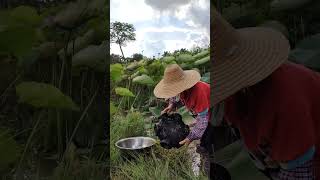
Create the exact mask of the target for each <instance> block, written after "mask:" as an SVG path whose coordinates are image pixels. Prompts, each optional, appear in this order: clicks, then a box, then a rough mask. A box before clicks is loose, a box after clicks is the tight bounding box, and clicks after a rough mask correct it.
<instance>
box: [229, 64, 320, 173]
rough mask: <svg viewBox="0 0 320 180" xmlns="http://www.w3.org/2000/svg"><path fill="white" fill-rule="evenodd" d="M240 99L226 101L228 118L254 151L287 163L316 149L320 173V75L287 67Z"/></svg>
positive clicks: (318, 171)
mask: <svg viewBox="0 0 320 180" xmlns="http://www.w3.org/2000/svg"><path fill="white" fill-rule="evenodd" d="M238 98H239V95H233V96H231V97H229V98H228V99H226V100H225V119H226V120H227V121H229V122H230V123H231V124H233V125H234V126H236V127H237V128H238V129H239V130H240V132H241V136H242V138H243V140H244V143H245V145H246V146H247V148H248V149H249V150H250V151H252V152H259V149H261V148H262V147H263V148H265V150H266V152H267V154H268V155H269V156H270V158H271V159H272V160H274V161H277V162H287V161H290V160H294V159H296V158H298V157H299V156H301V155H303V154H304V153H305V152H307V151H308V149H310V148H311V147H312V146H315V148H316V153H315V154H316V156H315V158H314V159H315V160H316V161H315V162H316V163H315V166H316V171H317V173H320V168H319V165H317V163H318V162H319V157H320V156H319V155H320V74H319V73H317V72H314V71H311V70H309V69H307V68H305V67H303V66H302V65H297V64H292V63H288V64H284V65H282V66H281V67H280V68H278V69H277V70H276V71H275V72H273V73H272V74H271V75H270V76H269V77H268V78H267V79H265V80H263V81H262V82H260V83H258V84H256V85H254V86H252V87H249V88H248V93H247V97H245V98H243V99H242V100H239V99H238ZM237 99H238V100H237ZM240 106H241V107H240ZM239 107H240V108H243V110H239ZM317 177H318V178H319V175H317Z"/></svg>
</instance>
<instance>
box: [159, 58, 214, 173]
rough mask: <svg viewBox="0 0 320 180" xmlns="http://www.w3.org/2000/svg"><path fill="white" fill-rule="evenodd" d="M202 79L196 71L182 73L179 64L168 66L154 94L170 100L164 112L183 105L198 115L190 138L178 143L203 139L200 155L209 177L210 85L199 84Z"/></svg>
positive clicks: (198, 149) (192, 124) (199, 150)
mask: <svg viewBox="0 0 320 180" xmlns="http://www.w3.org/2000/svg"><path fill="white" fill-rule="evenodd" d="M200 79H201V76H200V74H199V72H197V71H195V70H186V71H183V70H182V69H181V67H180V66H179V65H177V64H171V65H168V66H167V67H166V69H165V72H164V76H163V79H162V80H161V81H160V82H159V83H158V84H157V85H156V87H155V88H154V95H155V96H156V97H158V98H164V99H168V101H169V105H168V106H167V107H166V108H165V109H164V110H163V111H162V112H161V113H162V114H163V113H170V112H173V111H175V110H176V109H177V107H178V106H181V105H184V106H185V107H186V108H187V109H188V110H189V111H191V112H192V114H194V115H195V116H196V121H195V122H193V123H191V124H190V125H189V126H192V127H193V128H192V129H191V131H190V133H189V135H188V136H187V137H186V138H185V139H184V140H182V141H181V142H180V143H179V144H186V145H188V144H189V143H191V142H192V141H194V140H199V139H200V146H198V147H197V151H198V153H200V154H201V155H202V159H203V164H204V170H205V172H206V173H207V175H209V169H210V162H209V154H210V153H211V152H212V147H211V143H210V138H209V137H210V134H211V128H210V126H209V125H208V124H209V119H210V110H209V107H210V85H209V84H207V83H205V82H202V81H200Z"/></svg>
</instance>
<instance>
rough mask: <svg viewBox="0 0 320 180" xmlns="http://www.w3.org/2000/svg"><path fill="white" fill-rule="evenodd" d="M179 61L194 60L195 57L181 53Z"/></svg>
mask: <svg viewBox="0 0 320 180" xmlns="http://www.w3.org/2000/svg"><path fill="white" fill-rule="evenodd" d="M177 61H178V62H191V61H194V58H193V57H192V55H190V54H180V55H179V56H178V57H177Z"/></svg>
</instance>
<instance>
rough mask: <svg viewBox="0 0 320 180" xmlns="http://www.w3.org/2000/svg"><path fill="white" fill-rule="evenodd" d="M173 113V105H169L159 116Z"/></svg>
mask: <svg viewBox="0 0 320 180" xmlns="http://www.w3.org/2000/svg"><path fill="white" fill-rule="evenodd" d="M172 111H173V104H169V105H168V107H166V108H165V109H164V110H162V111H161V114H164V113H170V112H172Z"/></svg>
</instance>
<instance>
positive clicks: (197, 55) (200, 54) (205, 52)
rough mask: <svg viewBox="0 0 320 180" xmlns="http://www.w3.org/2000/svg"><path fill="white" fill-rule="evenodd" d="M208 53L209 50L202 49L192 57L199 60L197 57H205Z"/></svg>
mask: <svg viewBox="0 0 320 180" xmlns="http://www.w3.org/2000/svg"><path fill="white" fill-rule="evenodd" d="M208 54H209V50H203V51H201V52H200V53H198V54H196V55H194V56H193V58H194V59H195V60H199V59H201V58H204V57H206V56H207V55H208Z"/></svg>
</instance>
